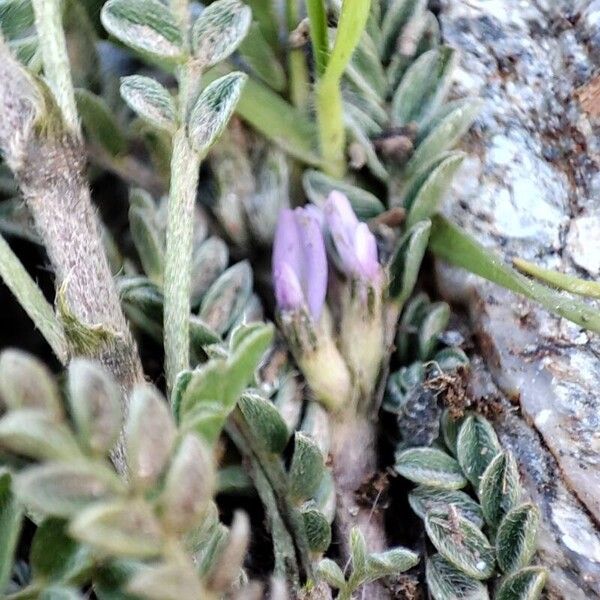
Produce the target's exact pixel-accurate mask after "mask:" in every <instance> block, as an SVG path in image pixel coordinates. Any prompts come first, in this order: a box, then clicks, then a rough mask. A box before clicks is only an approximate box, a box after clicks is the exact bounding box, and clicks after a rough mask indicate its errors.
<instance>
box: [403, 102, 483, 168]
mask: <svg viewBox="0 0 600 600" xmlns="http://www.w3.org/2000/svg"><path fill="white" fill-rule="evenodd" d="M481 106H482V101H480V100H475V99H474V100H472V101H471V102H469V103H468V104H463V105H461V106H459V107H457V108H456V109H455V110H454V111H453V112H451V113H450V114H449V115H447V116H446V117H445V118H444V119H443V120H442V121H440V123H438V124H437V125H436V126H435V127H434V128H433V129H432V130H431V132H430V133H429V134H428V135H427V137H426V138H425V139H424V140H423V141H422V142H421V143H420V144H419V145H418V146H417V148H416V150H415V152H414V154H413V155H412V157H411V159H410V160H409V161H408V163H407V164H406V167H405V168H404V173H403V176H404V177H405V178H407V179H409V178H411V177H413V176H414V175H417V174H418V173H419V172H420V171H422V170H424V169H426V168H427V167H428V166H429V165H431V163H432V162H434V161H435V160H436V159H437V158H438V157H439V156H440V155H441V154H443V153H444V152H446V151H448V150H452V148H454V146H456V144H457V143H458V142H459V140H460V139H461V138H462V136H463V135H464V134H465V133H467V131H468V130H469V128H470V127H471V125H472V123H473V121H474V120H475V118H476V117H477V115H478V114H479V112H480V110H481Z"/></svg>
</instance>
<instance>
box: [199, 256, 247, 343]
mask: <svg viewBox="0 0 600 600" xmlns="http://www.w3.org/2000/svg"><path fill="white" fill-rule="evenodd" d="M252 282H253V275H252V267H251V266H250V264H249V263H248V261H245V260H244V261H242V262H239V263H237V264H235V265H233V266H232V267H229V269H227V270H226V271H224V272H223V273H222V274H221V275H220V277H219V278H218V279H217V280H216V281H215V282H214V283H213V284H212V285H211V286H210V289H209V290H208V292H206V295H205V296H204V298H203V299H202V304H201V305H200V311H199V312H198V316H199V317H200V319H202V321H203V322H204V323H205V324H206V325H207V326H208V327H209V328H210V329H212V330H213V331H215V332H217V333H218V334H223V333H225V332H226V331H227V330H228V329H229V328H230V327H231V326H232V325H233V323H234V322H235V320H236V319H237V317H238V316H239V314H240V313H241V312H242V310H243V309H244V306H245V305H246V302H248V298H250V294H251V293H252Z"/></svg>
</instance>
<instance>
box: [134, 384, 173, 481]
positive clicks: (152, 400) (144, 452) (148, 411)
mask: <svg viewBox="0 0 600 600" xmlns="http://www.w3.org/2000/svg"><path fill="white" fill-rule="evenodd" d="M175 436H176V429H175V423H174V422H173V418H172V416H171V414H170V412H169V408H168V406H167V403H166V401H165V399H164V398H163V397H162V396H161V394H160V393H159V392H158V390H156V389H155V388H153V387H152V386H150V385H149V384H146V385H140V386H138V387H136V388H134V390H133V392H132V394H131V403H130V406H129V416H128V417H127V423H126V426H125V448H126V454H127V465H128V467H129V477H130V478H131V480H132V481H133V482H134V483H135V485H136V486H137V487H138V488H140V489H144V488H148V487H150V486H152V485H154V483H156V480H157V479H158V477H159V475H160V474H161V473H162V471H163V469H164V467H165V465H166V464H167V461H168V460H169V456H170V454H171V449H172V448H173V443H174V442H175Z"/></svg>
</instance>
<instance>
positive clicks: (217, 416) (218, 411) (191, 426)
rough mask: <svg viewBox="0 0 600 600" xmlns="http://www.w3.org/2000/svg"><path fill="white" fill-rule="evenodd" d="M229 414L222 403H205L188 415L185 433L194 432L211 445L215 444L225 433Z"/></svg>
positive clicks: (184, 428) (183, 426)
mask: <svg viewBox="0 0 600 600" xmlns="http://www.w3.org/2000/svg"><path fill="white" fill-rule="evenodd" d="M228 414H229V412H228V411H226V410H225V409H224V408H223V405H222V404H221V403H220V402H209V401H204V402H201V403H199V404H198V405H197V406H196V407H195V408H194V409H193V410H191V411H190V412H189V413H186V416H185V420H184V422H183V423H182V428H183V430H184V431H193V432H195V433H197V434H198V435H199V436H200V437H201V438H202V439H203V440H206V441H207V442H208V443H209V444H215V443H216V442H217V440H218V439H219V436H220V435H221V432H222V431H223V427H224V426H225V422H226V420H227V417H228Z"/></svg>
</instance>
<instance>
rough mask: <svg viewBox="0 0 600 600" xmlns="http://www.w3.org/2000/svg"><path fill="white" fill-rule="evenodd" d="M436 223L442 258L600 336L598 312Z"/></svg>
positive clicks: (434, 243) (438, 219)
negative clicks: (530, 276) (527, 275)
mask: <svg viewBox="0 0 600 600" xmlns="http://www.w3.org/2000/svg"><path fill="white" fill-rule="evenodd" d="M432 221H433V227H432V231H431V239H430V242H429V247H430V249H431V250H432V251H433V253H434V254H436V255H437V256H438V257H440V258H443V259H444V260H446V261H448V262H449V263H452V264H453V265H456V266H458V267H462V268H463V269H467V270H468V271H470V272H471V273H475V274H476V275H480V276H481V277H484V278H485V279H487V280H489V281H492V282H494V283H497V284H498V285H501V286H503V287H505V288H507V289H509V290H511V291H513V292H516V293H518V294H521V295H523V296H525V297H526V298H531V299H532V300H535V301H536V302H539V303H540V304H541V305H542V306H543V307H544V308H545V309H546V310H548V311H550V312H552V313H555V314H557V315H559V316H561V317H564V318H565V319H569V321H572V322H573V323H576V324H577V325H579V326H580V327H583V328H584V329H589V330H591V331H595V332H597V333H600V313H599V312H598V310H596V309H595V308H592V307H590V306H587V305H586V304H585V303H584V302H581V301H579V300H576V299H573V298H569V297H566V296H564V295H563V294H560V293H557V292H555V291H554V290H551V289H550V288H547V287H546V286H544V285H541V284H539V283H537V282H535V281H531V280H530V279H528V278H527V277H524V276H523V275H521V274H520V273H518V272H517V271H515V270H514V269H511V268H510V267H509V266H508V265H506V264H505V263H504V262H503V261H502V260H500V259H499V258H498V257H497V256H495V255H494V254H493V253H492V252H490V251H489V250H487V249H486V248H484V247H483V246H482V245H481V244H479V243H478V242H477V241H475V239H473V238H472V237H471V236H470V235H468V234H467V233H466V232H464V231H462V230H461V229H460V228H459V227H457V226H456V225H453V224H452V223H450V222H449V221H447V220H446V219H444V217H442V216H440V215H437V216H435V217H434V218H433V220H432Z"/></svg>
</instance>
